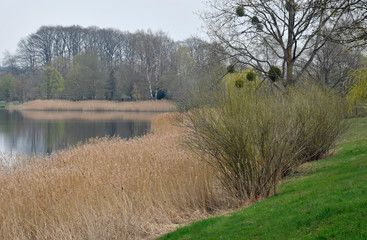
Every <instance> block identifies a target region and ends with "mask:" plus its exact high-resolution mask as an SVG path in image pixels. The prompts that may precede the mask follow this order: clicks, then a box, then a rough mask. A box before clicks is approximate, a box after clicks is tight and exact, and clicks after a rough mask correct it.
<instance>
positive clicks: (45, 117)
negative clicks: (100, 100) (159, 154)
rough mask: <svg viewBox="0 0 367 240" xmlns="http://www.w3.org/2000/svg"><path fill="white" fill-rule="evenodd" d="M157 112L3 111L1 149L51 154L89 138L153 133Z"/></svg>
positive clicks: (11, 151) (13, 152) (126, 136)
mask: <svg viewBox="0 0 367 240" xmlns="http://www.w3.org/2000/svg"><path fill="white" fill-rule="evenodd" d="M155 115H156V113H122V112H45V111H7V110H0V152H2V153H5V154H9V153H12V154H15V153H19V154H27V155H32V154H47V153H51V152H53V151H56V150H60V149H65V148H68V147H69V146H73V145H75V144H77V143H79V142H84V141H86V140H87V139H89V138H94V137H104V136H120V137H122V138H131V137H135V136H141V135H144V134H146V133H148V132H150V123H151V119H152V118H153V117H154V116H155Z"/></svg>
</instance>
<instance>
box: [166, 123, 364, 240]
mask: <svg viewBox="0 0 367 240" xmlns="http://www.w3.org/2000/svg"><path fill="white" fill-rule="evenodd" d="M301 173H302V176H293V177H290V178H288V179H285V180H283V183H282V184H280V185H278V190H277V191H278V194H277V195H275V196H273V197H271V198H269V199H267V200H264V201H262V202H258V203H256V204H254V205H252V206H251V207H248V208H246V209H243V210H241V211H239V212H235V213H233V214H230V215H226V216H222V217H216V218H210V219H207V220H204V221H200V222H196V223H193V224H190V225H189V226H186V227H182V228H180V229H179V230H177V231H175V232H173V233H170V234H168V235H166V236H164V237H162V238H160V239H367V184H366V183H367V177H366V176H367V118H363V119H355V120H352V127H351V129H350V131H349V133H348V134H347V136H346V138H345V140H344V141H343V142H342V143H340V144H339V146H338V151H337V153H336V154H334V156H332V157H330V158H328V159H324V160H320V161H318V162H312V163H308V164H306V165H304V166H302V168H301Z"/></svg>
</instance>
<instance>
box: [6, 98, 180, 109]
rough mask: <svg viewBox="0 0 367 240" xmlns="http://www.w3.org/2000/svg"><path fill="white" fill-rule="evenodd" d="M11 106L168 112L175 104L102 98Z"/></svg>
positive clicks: (31, 102)
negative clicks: (105, 99)
mask: <svg viewBox="0 0 367 240" xmlns="http://www.w3.org/2000/svg"><path fill="white" fill-rule="evenodd" d="M11 108H14V109H19V110H39V111H41V110H42V111H128V112H169V111H175V110H176V108H175V106H174V105H173V104H172V103H171V102H169V101H166V100H159V101H138V102H111V101H102V100H89V101H78V102H73V101H66V100H34V101H30V102H26V103H24V104H22V105H19V106H13V107H11Z"/></svg>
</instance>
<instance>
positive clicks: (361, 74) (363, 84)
mask: <svg viewBox="0 0 367 240" xmlns="http://www.w3.org/2000/svg"><path fill="white" fill-rule="evenodd" d="M348 85H349V86H348V87H349V89H348V93H347V100H348V102H349V113H350V114H351V115H352V116H364V115H365V114H366V113H367V68H366V67H362V68H360V69H357V70H354V71H352V72H351V73H350V75H349V79H348Z"/></svg>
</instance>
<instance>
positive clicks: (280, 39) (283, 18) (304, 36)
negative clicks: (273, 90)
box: [203, 0, 367, 86]
mask: <svg viewBox="0 0 367 240" xmlns="http://www.w3.org/2000/svg"><path fill="white" fill-rule="evenodd" d="M211 7H212V9H213V10H212V11H210V12H206V13H204V14H203V18H204V20H205V21H206V23H207V27H208V32H209V34H210V36H211V37H212V38H213V39H214V40H215V41H218V42H219V43H220V44H221V45H222V46H223V47H224V48H225V50H226V51H227V52H228V54H229V57H230V58H231V59H233V61H235V62H236V63H240V64H243V65H246V66H250V67H252V68H254V69H256V70H257V71H259V72H261V73H263V74H264V75H266V74H268V71H269V69H271V66H278V67H279V68H280V69H281V70H282V76H281V80H282V83H283V85H284V86H287V85H289V84H293V83H294V82H295V81H297V79H298V78H299V77H300V76H301V75H302V74H303V73H304V72H305V71H306V69H307V68H308V67H309V65H310V64H311V63H312V61H313V60H314V58H315V56H316V53H317V52H318V51H319V50H320V49H321V48H322V47H323V46H324V45H325V43H326V42H327V41H338V42H339V43H345V44H347V43H349V44H350V43H354V42H356V41H358V40H362V39H365V38H366V32H365V30H364V29H365V26H366V16H367V12H366V10H365V9H366V1H365V0H273V1H269V0H236V1H232V0H212V1H211ZM343 33H353V34H352V35H350V34H343ZM306 56H307V59H305V58H306ZM301 58H303V59H302V64H301V63H300V60H301ZM296 66H297V67H299V71H297V74H295V67H296Z"/></svg>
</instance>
